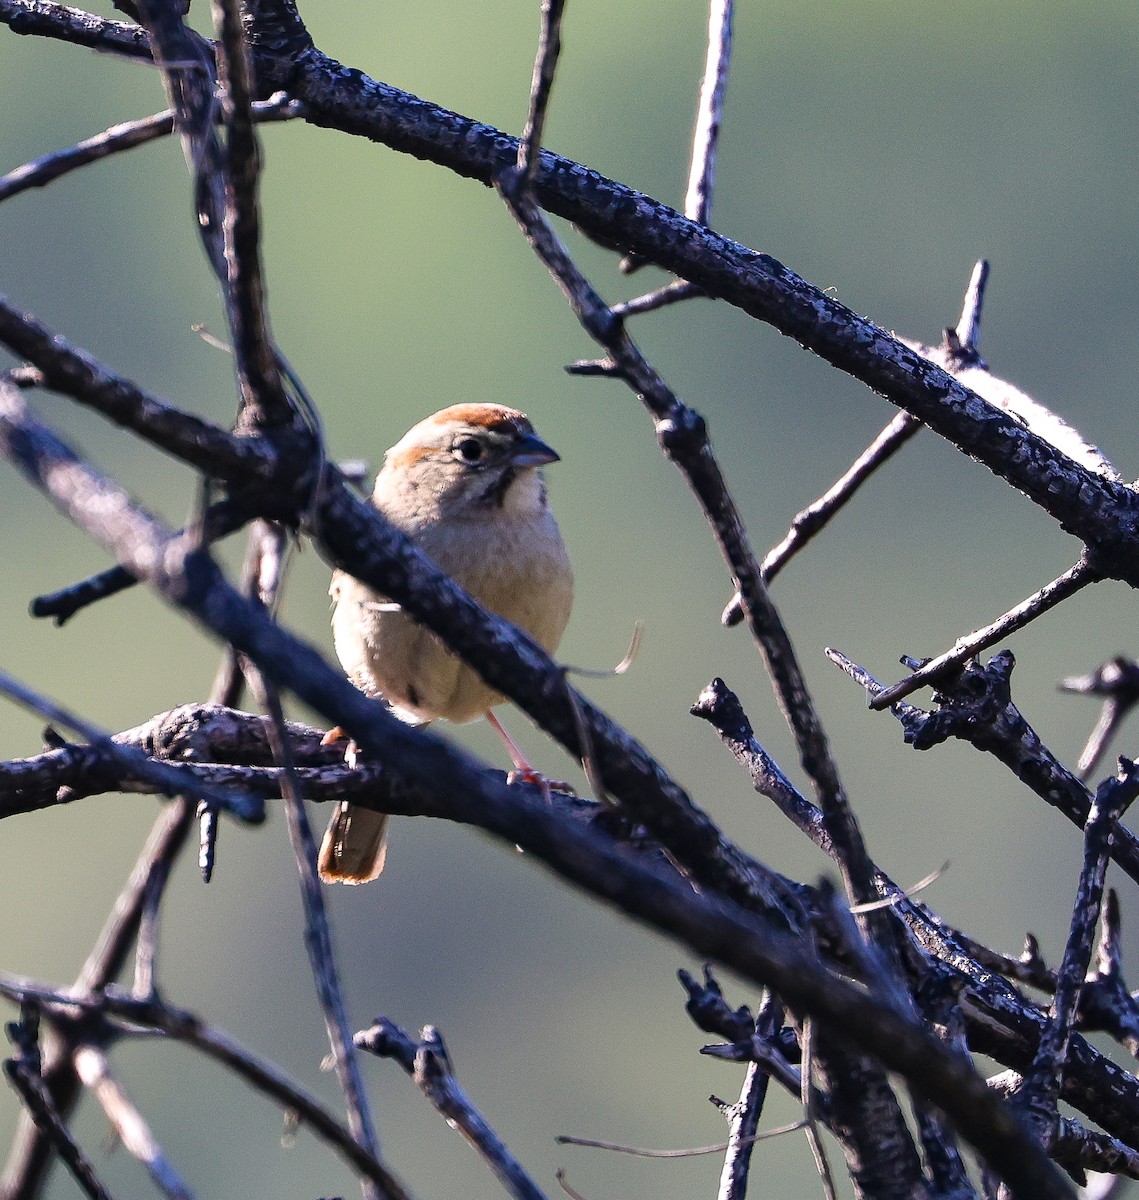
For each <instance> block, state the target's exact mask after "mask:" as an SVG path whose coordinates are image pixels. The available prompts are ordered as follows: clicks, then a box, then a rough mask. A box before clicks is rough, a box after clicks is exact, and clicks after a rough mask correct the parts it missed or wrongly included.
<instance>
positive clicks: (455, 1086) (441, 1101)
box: [356, 1017, 545, 1200]
mask: <svg viewBox="0 0 1139 1200" xmlns="http://www.w3.org/2000/svg"><path fill="white" fill-rule="evenodd" d="M419 1036H420V1040H419V1041H418V1042H415V1041H413V1040H412V1039H411V1038H410V1037H408V1035H407V1034H406V1033H404V1031H403V1030H402V1029H400V1028H399V1026H398V1025H396V1024H394V1023H393V1022H392V1021H389V1020H388V1019H387V1018H386V1017H377V1018H376V1020H375V1021H374V1022H373V1023H372V1025H371V1026H369V1028H367V1029H363V1030H361V1031H360V1032H359V1033H357V1034H356V1045H357V1046H359V1047H360V1049H362V1050H367V1051H369V1052H370V1053H372V1054H376V1055H378V1056H379V1057H380V1058H391V1059H394V1060H395V1061H396V1062H397V1063H399V1065H400V1066H401V1067H403V1069H404V1070H405V1071H406V1072H407V1073H408V1074H409V1075H410V1076H411V1077H412V1078H413V1079H414V1080H415V1082H416V1083H417V1084H418V1086H419V1088H420V1089H421V1090H422V1092H423V1094H424V1095H425V1096H426V1097H427V1099H428V1100H430V1101H431V1103H432V1104H433V1105H434V1106H435V1108H436V1109H437V1110H438V1111H439V1114H440V1115H441V1116H443V1117H445V1118H446V1120H447V1123H448V1124H449V1125H450V1126H451V1127H452V1128H453V1129H458V1131H459V1132H460V1133H461V1134H462V1135H463V1138H464V1139H465V1140H466V1142H467V1144H468V1145H469V1146H471V1147H472V1148H473V1149H474V1150H475V1151H476V1152H477V1153H478V1154H479V1155H480V1157H481V1158H482V1159H483V1161H484V1162H485V1163H486V1164H487V1166H488V1167H490V1169H491V1171H493V1172H494V1175H495V1177H496V1178H497V1179H498V1181H499V1182H500V1183H501V1184H502V1186H503V1187H504V1188H505V1189H506V1190H507V1191H508V1192H509V1193H510V1194H511V1195H512V1196H514V1197H516V1198H517V1200H545V1196H544V1194H543V1193H542V1191H541V1190H540V1189H539V1187H538V1185H537V1184H536V1183H534V1181H533V1180H532V1179H531V1178H530V1176H529V1175H528V1174H527V1173H526V1170H525V1168H524V1167H523V1166H522V1164H521V1163H520V1162H519V1161H518V1159H517V1158H515V1157H514V1155H513V1154H511V1152H510V1150H509V1148H508V1147H507V1145H506V1143H505V1142H503V1141H502V1139H501V1138H500V1137H499V1136H498V1134H496V1133H495V1132H494V1130H493V1129H492V1128H491V1126H490V1124H489V1123H488V1122H487V1120H486V1118H485V1117H484V1116H483V1115H482V1114H481V1113H480V1112H479V1111H478V1109H477V1108H475V1106H474V1104H473V1103H472V1102H471V1100H470V1098H469V1097H468V1096H467V1094H466V1092H465V1091H464V1090H463V1088H462V1087H460V1085H459V1081H458V1080H457V1079H456V1078H455V1074H454V1072H453V1071H452V1069H451V1060H450V1058H449V1056H448V1054H447V1049H446V1047H445V1046H444V1045H443V1039H442V1038H441V1037H440V1036H439V1032H438V1030H436V1029H435V1028H434V1026H432V1025H425V1026H424V1027H423V1029H422V1030H421V1032H420V1035H419Z"/></svg>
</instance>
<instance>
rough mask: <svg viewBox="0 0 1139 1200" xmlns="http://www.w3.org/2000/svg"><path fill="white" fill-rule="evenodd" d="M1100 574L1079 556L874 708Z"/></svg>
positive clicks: (884, 694)
mask: <svg viewBox="0 0 1139 1200" xmlns="http://www.w3.org/2000/svg"><path fill="white" fill-rule="evenodd" d="M1102 578H1103V576H1102V575H1101V574H1100V573H1099V571H1098V570H1097V569H1096V568H1095V567H1094V566H1093V565H1092V563H1091V560H1090V559H1089V558H1088V557H1087V556H1082V557H1081V558H1080V561H1079V562H1078V563H1076V565H1075V566H1074V567H1071V568H1069V569H1068V570H1067V571H1065V572H1064V573H1063V574H1062V575H1058V576H1057V577H1056V578H1055V579H1053V580H1052V582H1051V583H1046V584H1045V585H1044V587H1042V588H1041V589H1040V590H1039V591H1038V592H1033V594H1032V595H1031V596H1029V597H1028V598H1027V599H1026V600H1022V601H1021V602H1020V603H1019V604H1018V605H1016V606H1015V607H1014V608H1010V609H1009V610H1008V612H1006V613H1004V614H1003V615H1002V616H1000V617H998V618H997V619H996V620H995V621H993V622H992V624H990V625H986V626H984V628H982V629H978V630H975V631H974V632H973V633H970V634H967V635H966V636H965V637H960V638H958V639H957V641H956V642H954V644H953V647H952V649H950V650H947V651H946V652H945V653H944V654H939V655H938V656H937V658H931V659H930V660H929V661H928V662H926V663H924V664H923V665H922V666H921V667H919V668H918V669H917V670H916V671H914V672H913V673H912V674H910V675H907V676H906V678H905V679H901V680H899V681H898V682H897V683H895V684H894V685H893V686H892V687H888V688H885V689H883V691H881V692H880V693H879V694H878V695H877V696H875V697H874V698H873V699H872V700H871V702H870V707H871V708H874V709H879V710H880V709H883V708H889V707H890V705H891V704H893V703H894V702H895V701H896V700H902V699H904V698H905V697H906V696H908V695H910V693H911V692H916V691H917V690H918V688H921V687H925V686H926V685H927V684H930V683H936V682H938V681H939V680H940V679H942V678H944V677H945V676H946V675H947V674H948V673H949V672H951V671H954V670H957V669H958V668H959V667H960V666H961V665H962V664H963V663H965V662H966V661H968V660H969V659H970V658H973V657H975V656H976V655H978V654H980V653H981V651H982V650H987V649H988V648H989V647H990V646H993V645H995V644H996V643H997V642H999V641H1002V640H1003V639H1004V638H1006V637H1008V636H1009V635H1010V634H1012V633H1015V632H1016V631H1017V630H1018V629H1023V628H1024V627H1025V626H1026V625H1028V624H1030V623H1031V622H1032V621H1035V620H1036V618H1037V617H1039V616H1042V615H1043V614H1044V613H1046V612H1048V611H1049V610H1050V609H1053V608H1055V607H1056V605H1058V604H1060V603H1061V602H1062V601H1064V600H1067V599H1068V598H1069V597H1070V596H1074V595H1075V594H1076V593H1077V592H1078V591H1080V590H1081V588H1085V587H1087V586H1088V584H1089V583H1098V582H1099V581H1100V580H1101V579H1102Z"/></svg>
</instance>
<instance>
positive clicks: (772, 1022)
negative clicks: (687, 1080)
mask: <svg viewBox="0 0 1139 1200" xmlns="http://www.w3.org/2000/svg"><path fill="white" fill-rule="evenodd" d="M782 1024H783V1005H782V1004H780V1002H779V999H778V997H777V996H775V995H774V993H772V992H768V993H767V994H766V995H765V996H764V997H763V1001H762V1003H761V1004H760V1006H759V1013H758V1015H757V1016H756V1019H755V1035H754V1036H755V1037H756V1038H758V1039H761V1040H768V1039H770V1038H773V1037H774V1036H775V1035H776V1033H778V1032H779V1027H780V1026H781V1025H782ZM769 1078H770V1077H769V1076H768V1074H767V1072H766V1071H764V1070H763V1069H762V1068H761V1067H760V1065H759V1064H758V1063H749V1064H748V1068H747V1073H746V1074H745V1076H744V1082H743V1087H742V1089H741V1090H740V1097H739V1099H738V1100H737V1101H736V1103H735V1104H733V1105H730V1106H724V1115H725V1116H726V1117H727V1118H728V1124H729V1128H730V1131H731V1136H730V1137H729V1139H728V1145H727V1147H726V1149H727V1156H726V1157H725V1159H724V1167H723V1170H722V1171H721V1172H720V1189H719V1192H718V1193H717V1200H744V1197H745V1196H746V1194H747V1182H748V1173H749V1171H750V1168H751V1152H752V1147H753V1145H754V1144H755V1142H756V1141H757V1140H758V1139H759V1138H760V1137H761V1136H764V1135H762V1134H760V1133H759V1132H758V1130H759V1120H760V1117H761V1116H762V1115H763V1105H764V1102H765V1101H766V1099H767V1085H768V1081H769ZM799 1124H800V1122H798V1121H797V1122H795V1125H799ZM766 1136H768V1137H771V1136H773V1133H772V1132H768V1133H767V1134H766Z"/></svg>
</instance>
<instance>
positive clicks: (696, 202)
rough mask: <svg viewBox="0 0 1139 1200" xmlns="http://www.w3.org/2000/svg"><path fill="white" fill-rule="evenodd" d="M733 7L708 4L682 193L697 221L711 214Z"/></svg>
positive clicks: (724, 0) (720, 1) (715, 1)
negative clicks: (701, 72)
mask: <svg viewBox="0 0 1139 1200" xmlns="http://www.w3.org/2000/svg"><path fill="white" fill-rule="evenodd" d="M733 8H734V5H733V3H732V0H711V4H710V6H709V13H708V54H707V58H706V60H705V62H704V79H703V82H702V83H701V85H700V103H699V106H698V108H697V111H696V127H695V129H694V130H693V133H692V155H691V160H690V165H689V172H688V190H687V191H686V192H685V195H684V215H685V216H686V217H690V218H691V219H692V220H693V221H696V222H698V223H699V224H701V225H707V224H708V223H709V218H710V217H711V215H712V190H713V188H714V186H715V180H716V146H717V143H718V142H719V140H720V122H721V121H722V120H723V117H724V97H725V95H726V94H727V90H728V68H729V66H730V65H731V61H732V14H733Z"/></svg>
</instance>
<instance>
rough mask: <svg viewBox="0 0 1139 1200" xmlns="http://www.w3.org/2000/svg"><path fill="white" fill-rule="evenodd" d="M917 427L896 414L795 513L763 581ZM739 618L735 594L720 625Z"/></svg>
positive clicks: (765, 565)
mask: <svg viewBox="0 0 1139 1200" xmlns="http://www.w3.org/2000/svg"><path fill="white" fill-rule="evenodd" d="M920 428H921V422H920V421H919V420H918V419H917V418H916V417H911V416H910V414H909V413H905V412H903V413H899V414H898V415H897V416H896V417H894V419H893V420H892V421H890V423H889V424H888V425H887V426H886V427H885V429H883V430H882V432H881V433H879V434H878V436H877V437H876V438H875V439H874V440H873V441H872V442H871V443H870V445H869V446H867V447H866V449H865V450H863V452H862V453H861V454H860V455H859V456H858V457H857V458H856V459H855V460H854V462H853V463H851V465H850V467H849V468H847V470H846V471H845V472H844V473H843V474H842V475H840V476H839V478H838V479H837V480H836V481H835V482H834V483H833V484H832V485H831V486H830V487H829V488H827V490H826V491H825V492H823V494H822V495H821V496H820V497H819V498H818V499H817V500H815V501H812V503H810V504H808V505H807V507H806V508H804V509H803V510H802V511H801V512H798V513H796V514H795V516H794V517H793V518H792V520H791V528H790V529H788V531H787V533H786V534H785V535H784V537H783V540H782V541H781V542H779V543H778V545H776V546H773V547H772V548H771V549H770V550H769V551H768V552H767V556H766V557H765V558H764V560H763V562H762V564H761V566H760V570H761V571H762V573H763V580H764V582H765V583H770V582H771V581H772V580H773V579H774V578H775V576H776V575H778V574H779V572H780V571H782V570H783V568H784V567H785V566H786V565H787V563H788V562H790V561H791V559H792V558H793V557H794V555H796V554H798V552H799V551H800V550H802V549H803V548H804V546H806V545H807V543H808V542H810V541H811V539H812V538H813V537H814V536H815V534H817V533H819V532H821V531H822V530H823V529H825V528H826V526H827V525H829V524H830V521H831V518H832V517H834V516H835V515H836V514H837V513H838V511H839V509H841V508H842V507H843V506H844V505H845V504H846V503H847V501H848V500H850V499H851V498H852V497H853V496H854V493H855V492H856V491H858V489H859V488H860V487H861V486H862V484H863V483H865V482H866V480H867V479H869V478H870V476H871V475H873V474H874V472H875V471H876V470H878V468H879V467H880V466H882V465H883V464H884V463H886V462H888V461H889V459H890V458H892V457H893V455H894V454H895V453H896V452H897V451H898V450H899V449H901V447H902V446H903V445H905V443H906V442H908V441H909V440H910V438H912V437H913V436H914V434H915V433H917V431H918V430H919V429H920ZM743 619H744V610H743V604H742V603H741V601H740V598H739V596H738V595H737V596H734V597H733V598H732V599H731V600H730V601H729V602H728V606H727V607H726V608H725V609H724V612H723V615H722V616H721V617H720V620H721V622H722V623H723V624H724V625H728V626H732V625H738V624H739V623H740V622H741V621H742V620H743Z"/></svg>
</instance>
